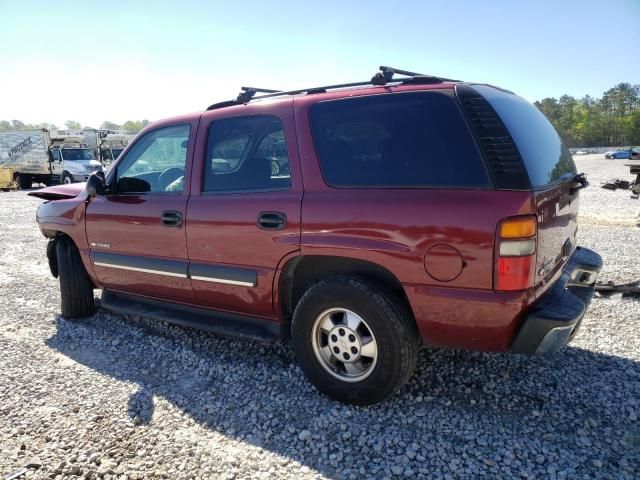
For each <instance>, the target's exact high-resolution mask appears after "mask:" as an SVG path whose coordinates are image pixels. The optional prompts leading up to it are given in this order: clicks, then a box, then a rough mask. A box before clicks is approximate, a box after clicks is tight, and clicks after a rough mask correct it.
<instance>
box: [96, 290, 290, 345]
mask: <svg viewBox="0 0 640 480" xmlns="http://www.w3.org/2000/svg"><path fill="white" fill-rule="evenodd" d="M100 305H101V306H102V308H104V309H105V310H109V311H111V312H115V313H120V314H122V315H137V316H141V317H149V318H153V319H156V320H162V321H165V322H169V323H173V324H175V325H180V326H182V327H190V328H195V329H198V330H206V331H208V332H213V333H216V334H218V335H223V336H225V337H239V338H245V339H250V340H257V341H260V342H273V341H275V340H278V339H279V338H282V336H283V335H282V328H281V324H280V323H279V322H277V321H275V320H268V319H261V318H257V317H249V316H244V315H238V314H234V313H227V312H219V311H215V310H209V309H205V308H198V307H191V306H187V305H179V304H175V303H168V302H163V301H160V300H152V299H150V298H145V297H140V296H138V295H130V294H125V293H116V292H110V291H106V290H104V291H103V292H102V299H101V301H100Z"/></svg>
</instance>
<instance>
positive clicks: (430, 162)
mask: <svg viewBox="0 0 640 480" xmlns="http://www.w3.org/2000/svg"><path fill="white" fill-rule="evenodd" d="M310 120H311V126H312V130H313V136H314V141H315V144H316V149H317V153H318V157H319V160H320V166H321V169H322V173H323V175H324V178H325V180H326V182H327V183H328V184H329V185H331V186H334V187H382V188H384V187H389V188H403V187H404V188H411V187H414V188H419V187H433V188H489V187H490V182H489V177H488V175H487V171H486V169H485V166H484V163H483V161H482V158H481V157H480V155H479V153H478V150H477V147H476V145H475V143H474V141H473V139H472V137H471V135H470V133H469V129H468V127H467V125H466V123H465V120H464V118H463V117H462V114H461V112H460V110H459V108H458V105H457V103H456V99H455V98H454V97H453V93H452V92H444V91H438V92H435V91H434V92H420V93H395V94H384V95H374V96H365V97H357V98H349V99H344V100H330V101H326V102H320V103H317V104H316V105H314V106H312V107H311V111H310Z"/></svg>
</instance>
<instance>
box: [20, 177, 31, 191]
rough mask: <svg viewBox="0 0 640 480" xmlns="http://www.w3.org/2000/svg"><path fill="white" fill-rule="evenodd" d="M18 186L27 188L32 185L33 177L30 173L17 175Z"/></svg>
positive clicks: (21, 188)
mask: <svg viewBox="0 0 640 480" xmlns="http://www.w3.org/2000/svg"><path fill="white" fill-rule="evenodd" d="M17 180H18V188H19V189H20V190H27V189H29V188H31V186H32V185H33V179H32V178H31V176H30V175H24V174H22V173H21V174H20V175H18V178H17Z"/></svg>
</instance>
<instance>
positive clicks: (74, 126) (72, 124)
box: [64, 120, 82, 130]
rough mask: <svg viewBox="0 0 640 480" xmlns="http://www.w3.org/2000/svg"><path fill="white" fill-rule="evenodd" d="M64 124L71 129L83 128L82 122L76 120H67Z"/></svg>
mask: <svg viewBox="0 0 640 480" xmlns="http://www.w3.org/2000/svg"><path fill="white" fill-rule="evenodd" d="M64 126H65V127H67V128H68V129H69V130H80V129H81V128H82V127H81V125H80V122H76V121H75V120H67V121H66V122H64Z"/></svg>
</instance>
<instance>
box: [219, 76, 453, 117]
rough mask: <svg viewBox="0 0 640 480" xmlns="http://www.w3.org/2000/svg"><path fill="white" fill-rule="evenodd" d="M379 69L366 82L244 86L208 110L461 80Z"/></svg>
mask: <svg viewBox="0 0 640 480" xmlns="http://www.w3.org/2000/svg"><path fill="white" fill-rule="evenodd" d="M379 70H380V71H379V72H377V73H376V74H375V75H374V76H373V77H372V78H371V80H369V81H366V82H352V83H339V84H337V85H327V86H324V87H311V88H301V89H298V90H288V91H282V90H271V89H267V88H254V87H242V88H241V89H240V93H239V94H238V96H237V97H236V99H235V100H227V101H224V102H219V103H214V104H213V105H210V106H209V107H208V108H207V110H215V109H218V108H224V107H230V106H232V105H242V104H246V103H249V102H250V101H251V100H259V99H262V98H272V97H279V96H283V95H298V94H301V93H306V94H314V93H324V92H326V91H327V90H334V89H338V88H349V87H362V86H366V85H376V86H382V85H386V84H387V83H390V82H395V83H401V84H422V85H426V84H435V83H443V82H458V81H459V80H453V79H451V78H444V77H436V76H433V75H423V74H421V73H415V72H410V71H408V70H401V69H399V68H393V67H385V66H382V67H380V68H379ZM395 74H398V75H404V78H396V79H394V78H393V76H394V75H395ZM256 93H265V94H266V95H260V96H258V97H256V96H255V94H256Z"/></svg>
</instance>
